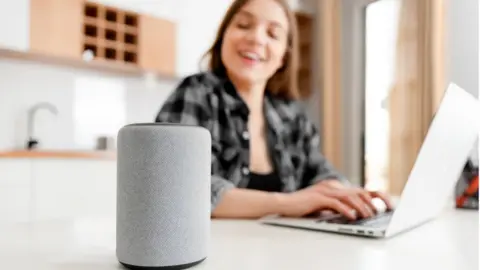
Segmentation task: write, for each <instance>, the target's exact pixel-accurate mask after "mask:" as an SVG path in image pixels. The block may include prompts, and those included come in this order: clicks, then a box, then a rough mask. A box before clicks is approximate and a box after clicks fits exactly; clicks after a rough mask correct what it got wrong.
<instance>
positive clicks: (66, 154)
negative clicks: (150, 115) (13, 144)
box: [0, 150, 116, 160]
mask: <svg viewBox="0 0 480 270" xmlns="http://www.w3.org/2000/svg"><path fill="white" fill-rule="evenodd" d="M1 158H29V159H31V158H46V159H51V158H60V159H103V160H115V159H116V152H115V151H95V150H92V151H88V150H85V151H84V150H31V151H28V150H12V151H3V152H2V151H0V159H1Z"/></svg>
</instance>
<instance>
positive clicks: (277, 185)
mask: <svg viewBox="0 0 480 270" xmlns="http://www.w3.org/2000/svg"><path fill="white" fill-rule="evenodd" d="M247 188H249V189H256V190H262V191H269V192H281V191H282V189H283V184H282V181H281V180H280V177H279V176H278V174H277V173H276V172H271V173H269V174H259V173H255V172H251V173H250V181H249V182H248V185H247Z"/></svg>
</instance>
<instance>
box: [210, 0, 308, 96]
mask: <svg viewBox="0 0 480 270" xmlns="http://www.w3.org/2000/svg"><path fill="white" fill-rule="evenodd" d="M248 1H250V0H235V1H234V2H233V3H232V5H231V6H230V7H229V9H228V10H227V13H226V14H225V16H224V18H223V20H222V23H221V24H220V27H219V28H218V31H217V35H216V37H215V41H214V42H213V45H212V46H211V47H210V49H209V50H208V51H207V53H206V54H205V56H209V57H210V58H209V61H208V68H209V69H210V71H212V72H214V73H216V74H220V75H226V68H225V65H224V64H223V62H222V58H221V49H222V43H223V36H224V35H225V31H226V30H227V28H228V26H229V25H230V23H231V21H232V19H233V17H234V16H235V15H236V14H237V13H238V12H239V11H240V9H241V8H242V7H243V6H244V5H245V4H247V3H248ZM275 1H276V2H277V3H279V4H280V5H281V6H282V8H283V9H284V11H285V13H286V15H287V18H288V22H289V25H290V27H289V28H290V31H289V33H288V44H287V50H286V52H285V58H284V64H283V66H282V67H281V68H279V69H278V70H277V72H276V73H275V74H274V75H273V76H272V77H271V78H270V79H269V80H268V82H267V91H269V92H270V93H272V94H273V95H275V96H279V97H283V98H289V99H298V98H300V92H299V90H298V66H299V51H298V50H299V48H298V29H297V21H296V18H295V14H294V12H293V11H292V10H291V8H290V6H289V4H288V3H287V1H286V0H275Z"/></svg>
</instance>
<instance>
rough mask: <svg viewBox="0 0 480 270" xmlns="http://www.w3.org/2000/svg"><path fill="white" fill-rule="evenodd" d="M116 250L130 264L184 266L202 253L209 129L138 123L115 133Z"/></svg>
mask: <svg viewBox="0 0 480 270" xmlns="http://www.w3.org/2000/svg"><path fill="white" fill-rule="evenodd" d="M117 148H118V149H117V151H118V154H117V220H116V255H117V259H118V261H119V262H120V263H121V264H122V265H123V266H125V267H126V268H130V269H186V268H189V267H192V266H194V265H197V264H199V263H201V262H202V261H203V260H205V259H206V257H207V251H208V248H209V239H210V173H211V167H210V166H211V136H210V132H209V131H208V130H207V129H205V128H203V127H197V126H186V125H180V124H165V123H139V124H129V125H126V126H124V127H122V128H121V129H120V130H119V132H118V137H117Z"/></svg>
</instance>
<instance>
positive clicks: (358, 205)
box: [341, 194, 374, 218]
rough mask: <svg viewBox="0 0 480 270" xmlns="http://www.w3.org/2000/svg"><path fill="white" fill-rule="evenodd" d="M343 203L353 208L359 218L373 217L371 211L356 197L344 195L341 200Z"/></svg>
mask: <svg viewBox="0 0 480 270" xmlns="http://www.w3.org/2000/svg"><path fill="white" fill-rule="evenodd" d="M341 200H342V201H344V202H345V203H348V204H349V205H350V206H351V207H353V208H354V209H355V210H356V211H357V213H359V214H360V216H361V217H363V218H367V217H371V216H373V214H374V213H373V211H372V210H371V209H370V206H368V205H367V204H366V203H365V202H364V201H363V200H362V199H361V198H360V197H359V196H358V195H356V194H354V195H346V196H344V197H343V198H342V199H341Z"/></svg>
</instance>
